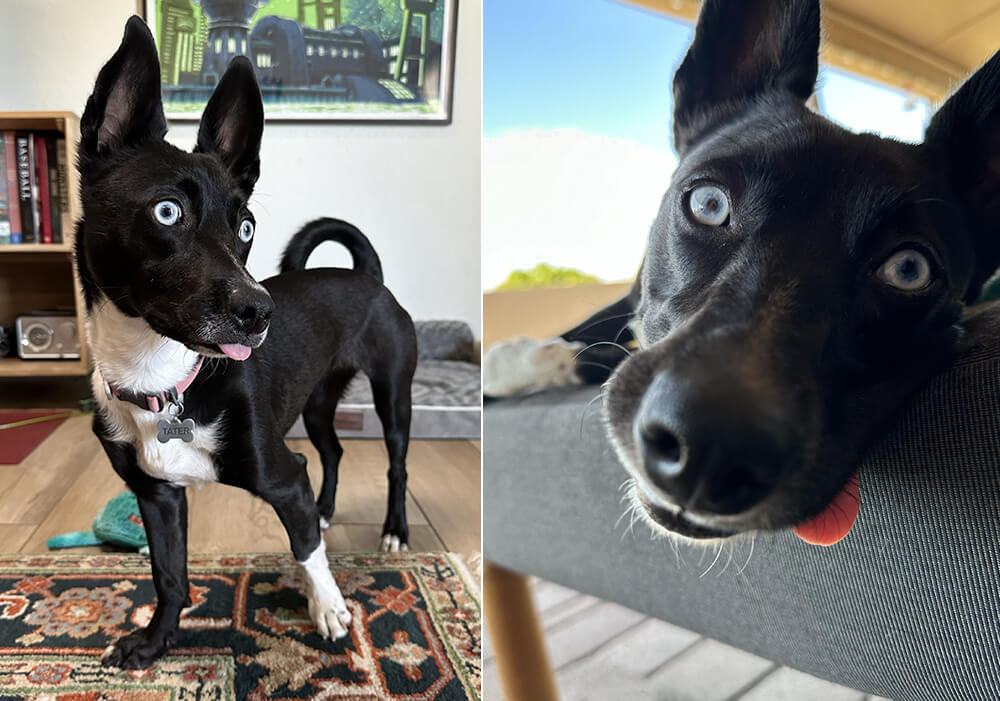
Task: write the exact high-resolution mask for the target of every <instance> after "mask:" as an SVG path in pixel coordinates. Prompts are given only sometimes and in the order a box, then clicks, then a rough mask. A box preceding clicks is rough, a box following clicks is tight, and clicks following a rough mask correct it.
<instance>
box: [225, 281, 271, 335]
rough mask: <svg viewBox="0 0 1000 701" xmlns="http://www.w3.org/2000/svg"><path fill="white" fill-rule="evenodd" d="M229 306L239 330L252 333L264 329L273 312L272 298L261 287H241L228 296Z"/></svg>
mask: <svg viewBox="0 0 1000 701" xmlns="http://www.w3.org/2000/svg"><path fill="white" fill-rule="evenodd" d="M229 308H230V311H231V312H232V314H233V316H234V317H235V318H236V322H237V324H239V327H240V329H241V330H243V331H244V332H246V333H247V334H250V335H254V334H258V333H261V332H263V331H264V329H266V328H267V325H268V323H270V321H271V313H272V312H274V300H272V299H271V295H269V294H268V293H267V292H265V291H264V290H263V289H260V290H256V289H253V288H241V289H239V290H237V291H236V292H235V293H234V294H233V296H232V297H230V298H229Z"/></svg>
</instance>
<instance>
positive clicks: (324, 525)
mask: <svg viewBox="0 0 1000 701" xmlns="http://www.w3.org/2000/svg"><path fill="white" fill-rule="evenodd" d="M329 527H330V522H329V521H327V520H326V519H325V518H323V517H322V516H320V517H319V528H320V530H321V531H325V530H326V529H327V528H329Z"/></svg>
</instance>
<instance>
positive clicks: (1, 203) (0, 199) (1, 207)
mask: <svg viewBox="0 0 1000 701" xmlns="http://www.w3.org/2000/svg"><path fill="white" fill-rule="evenodd" d="M6 163H7V158H6V149H5V147H4V142H3V138H0V165H3V169H4V174H3V177H0V246H2V245H3V244H6V243H10V204H9V200H8V198H7V175H6V165H5V164H6Z"/></svg>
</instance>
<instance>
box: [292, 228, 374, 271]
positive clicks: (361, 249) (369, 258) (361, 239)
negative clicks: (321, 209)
mask: <svg viewBox="0 0 1000 701" xmlns="http://www.w3.org/2000/svg"><path fill="white" fill-rule="evenodd" d="M324 241H336V242H337V243H339V244H341V245H343V246H344V248H346V249H347V250H348V251H350V253H351V259H352V260H353V261H354V269H355V270H356V271H358V272H359V273H366V274H368V275H371V276H372V277H373V278H375V279H376V280H378V281H379V282H382V281H383V280H382V262H381V261H380V260H379V259H378V254H377V253H376V252H375V249H374V248H373V247H372V243H371V241H369V240H368V237H367V236H365V235H364V234H362V233H361V230H360V229H358V227H356V226H354V225H353V224H348V223H347V222H345V221H342V220H340V219H331V218H330V217H322V218H320V219H315V220H313V221H311V222H309V223H308V224H306V225H305V226H303V227H302V228H301V229H299V231H298V233H297V234H295V236H293V237H292V240H291V241H289V242H288V245H287V246H286V247H285V252H284V254H283V255H282V256H281V272H283V273H287V272H289V271H291V270H302V269H304V268H305V267H306V261H307V260H308V259H309V255H310V254H311V253H312V252H313V249H315V248H316V246H318V245H320V244H321V243H323V242H324Z"/></svg>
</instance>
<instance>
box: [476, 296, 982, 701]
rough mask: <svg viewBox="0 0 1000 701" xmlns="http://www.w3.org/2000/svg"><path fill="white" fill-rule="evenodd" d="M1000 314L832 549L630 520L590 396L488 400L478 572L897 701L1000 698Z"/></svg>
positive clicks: (868, 489)
mask: <svg viewBox="0 0 1000 701" xmlns="http://www.w3.org/2000/svg"><path fill="white" fill-rule="evenodd" d="M998 317H1000V315H998V314H997V313H996V311H995V310H994V309H991V310H990V311H989V313H988V314H987V315H986V316H985V317H983V318H982V319H981V321H980V322H979V323H977V324H975V325H974V327H973V328H974V330H973V338H972V339H971V342H970V343H969V349H968V350H967V351H966V352H965V354H964V356H963V357H962V358H961V359H960V360H959V362H958V363H957V364H956V366H955V367H954V368H953V369H952V370H950V371H949V372H947V373H945V374H944V375H942V376H940V377H937V378H935V379H934V380H933V381H932V382H931V383H930V385H929V386H928V387H927V388H926V389H925V390H924V391H923V392H922V393H921V394H920V395H919V396H918V397H917V398H916V399H915V401H914V402H913V403H912V405H911V406H910V407H909V408H908V409H907V410H906V411H905V412H904V413H903V414H902V416H901V417H900V420H899V422H898V424H897V426H896V427H895V428H894V429H893V430H892V432H891V433H890V435H889V436H887V438H886V439H885V440H884V441H882V442H881V443H880V444H879V445H878V446H877V447H876V448H875V449H874V450H873V451H872V452H871V454H870V455H869V457H868V458H867V459H866V461H865V463H864V465H863V467H862V469H861V472H860V477H861V499H862V508H861V515H860V517H859V519H858V522H857V524H856V526H855V528H854V529H853V531H852V532H851V533H850V534H849V535H848V537H847V538H846V539H845V540H844V541H843V542H841V543H840V544H838V545H836V546H834V547H832V548H818V547H813V546H808V545H806V544H804V543H802V542H801V541H799V540H798V539H797V538H795V537H794V536H792V535H791V534H789V533H780V534H766V535H759V536H757V538H756V540H755V543H754V545H753V556H752V558H749V562H747V560H748V557H749V555H750V542H749V540H742V541H736V542H731V543H727V544H726V545H725V547H724V549H723V550H722V552H721V554H720V555H719V558H718V560H717V561H716V562H715V564H714V566H713V567H711V568H710V567H709V565H710V563H712V561H713V560H714V559H715V557H716V550H715V549H714V548H713V549H709V550H707V551H706V550H705V549H704V548H697V547H690V546H683V545H681V546H678V548H677V550H676V552H675V549H674V547H673V546H672V542H673V541H669V540H665V539H662V538H659V539H653V538H651V537H650V534H649V531H648V529H647V528H646V527H645V526H644V525H642V524H636V526H635V529H634V532H633V533H629V532H628V531H627V526H628V521H627V519H623V520H622V522H621V523H619V524H618V525H617V526H616V521H617V520H618V519H619V517H620V516H621V515H622V512H623V511H624V509H625V507H624V504H623V503H622V502H621V501H620V500H621V497H622V493H621V492H619V491H618V487H619V485H620V484H621V483H622V481H623V480H624V479H625V473H624V471H623V470H622V469H621V467H619V465H618V463H617V460H616V458H615V456H614V454H613V452H612V450H611V448H610V446H609V445H608V443H607V441H606V440H605V437H604V431H603V427H602V425H601V420H600V407H599V406H598V405H597V404H596V403H594V404H593V405H591V404H590V401H591V400H592V399H593V398H594V397H596V396H597V389H596V388H592V387H585V388H575V389H570V390H561V391H554V392H546V393H543V394H540V395H536V396H534V397H528V398H524V399H520V400H515V401H503V402H495V403H491V404H489V405H488V406H487V409H486V413H485V421H484V433H485V445H484V450H485V453H484V459H485V463H484V482H483V489H484V492H485V494H486V495H487V498H486V499H485V500H484V538H485V542H484V549H485V555H486V557H487V558H489V559H491V560H492V561H493V562H495V563H497V564H499V565H503V566H506V567H509V568H511V569H514V570H517V571H521V572H526V573H531V574H536V575H539V576H542V577H545V578H546V579H550V580H552V581H555V582H559V583H562V584H566V585H568V586H571V587H574V588H576V589H579V590H581V591H584V592H586V593H589V594H594V595H597V596H600V597H602V598H605V599H608V600H611V601H616V602H619V603H622V604H625V605H627V606H630V607H632V608H635V609H637V610H640V611H643V612H646V613H648V614H651V615H654V616H657V617H660V618H663V619H665V620H668V621H671V622H673V623H676V624H679V625H682V626H684V627H686V628H689V629H691V630H695V631H698V632H700V633H702V634H705V635H708V636H711V637H713V638H717V639H719V640H722V641H724V642H727V643H730V644H732V645H736V646H738V647H741V648H744V649H746V650H749V651H751V652H754V653H756V654H758V655H761V656H764V657H767V658H770V659H772V660H774V661H776V662H779V663H781V664H787V665H790V666H792V667H795V668H798V669H800V670H803V671H805V672H808V673H810V674H814V675H817V676H820V677H823V678H826V679H829V680H832V681H835V682H837V683H840V684H844V685H847V686H852V687H855V688H857V689H861V690H863V691H866V692H868V693H872V694H878V695H881V696H888V697H891V698H893V699H896V700H897V701H906V700H910V699H912V700H913V701H927V700H930V699H940V700H941V701H954V700H955V699H995V698H1000V324H998V323H997V319H998Z"/></svg>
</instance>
